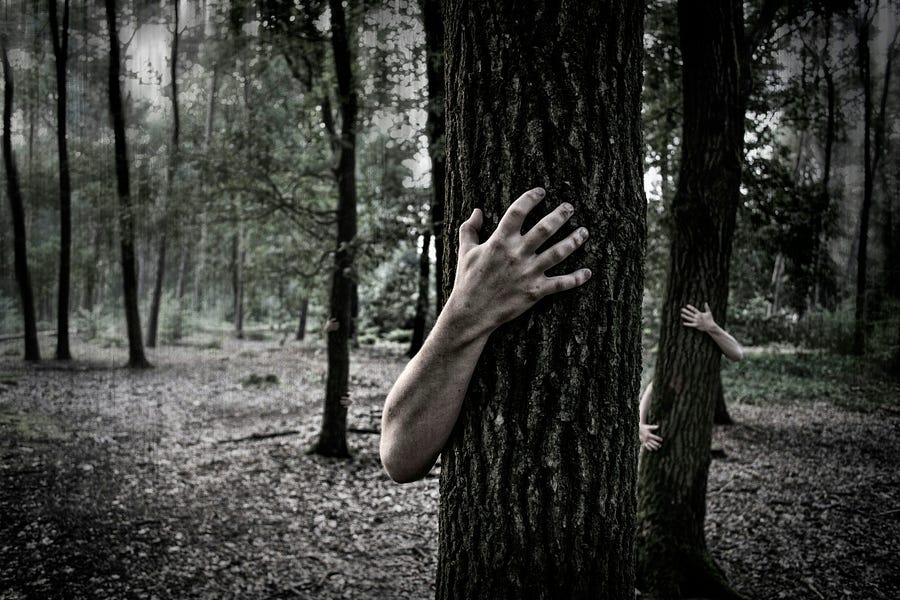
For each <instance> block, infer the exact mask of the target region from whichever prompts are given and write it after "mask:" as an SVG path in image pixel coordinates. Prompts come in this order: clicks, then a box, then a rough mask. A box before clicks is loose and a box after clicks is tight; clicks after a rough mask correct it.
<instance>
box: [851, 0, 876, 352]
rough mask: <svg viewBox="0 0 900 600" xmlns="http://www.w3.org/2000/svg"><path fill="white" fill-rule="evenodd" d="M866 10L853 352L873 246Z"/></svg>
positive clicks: (862, 327)
mask: <svg viewBox="0 0 900 600" xmlns="http://www.w3.org/2000/svg"><path fill="white" fill-rule="evenodd" d="M865 4H866V14H865V16H864V17H863V18H861V19H860V20H859V22H858V23H857V30H856V35H857V52H858V56H857V58H858V60H859V78H860V82H861V83H862V88H863V199H862V206H861V207H860V209H859V245H858V246H857V252H856V309H855V311H854V315H853V353H854V354H857V355H860V356H861V355H863V354H865V353H866V288H867V284H866V268H867V265H868V248H869V214H870V212H871V211H872V189H873V178H874V177H873V176H874V172H873V166H872V163H873V161H872V142H871V135H872V78H871V75H870V73H869V69H870V60H869V33H870V31H869V30H870V27H871V21H870V17H869V14H868V9H869V4H868V2H866V3H865Z"/></svg>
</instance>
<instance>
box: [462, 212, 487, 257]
mask: <svg viewBox="0 0 900 600" xmlns="http://www.w3.org/2000/svg"><path fill="white" fill-rule="evenodd" d="M481 221H482V214H481V209H480V208H476V209H475V210H473V211H472V216H471V217H469V218H468V219H466V220H465V221H464V222H463V224H462V225H460V226H459V258H462V257H463V256H465V255H466V253H467V252H468V251H469V250H471V249H472V248H474V247H475V246H477V245H478V232H479V231H480V230H481Z"/></svg>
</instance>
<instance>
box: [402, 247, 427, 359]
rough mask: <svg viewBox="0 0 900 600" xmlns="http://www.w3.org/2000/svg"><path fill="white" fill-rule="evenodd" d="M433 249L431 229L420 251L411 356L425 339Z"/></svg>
mask: <svg viewBox="0 0 900 600" xmlns="http://www.w3.org/2000/svg"><path fill="white" fill-rule="evenodd" d="M430 249H431V231H425V232H424V233H423V234H422V251H421V252H420V253H419V294H418V296H417V297H416V314H415V316H414V317H413V331H412V340H411V341H410V343H409V350H407V352H406V355H407V356H408V357H410V358H412V357H413V356H415V355H416V353H417V352H418V351H419V349H420V348H421V347H422V343H423V342H424V341H425V319H426V317H427V316H428V287H429V284H430V283H431V281H430V278H429V272H428V271H429V269H428V268H429V266H430V262H431V261H430V259H429V257H428V251H429V250H430Z"/></svg>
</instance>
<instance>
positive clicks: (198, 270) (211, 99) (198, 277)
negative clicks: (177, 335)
mask: <svg viewBox="0 0 900 600" xmlns="http://www.w3.org/2000/svg"><path fill="white" fill-rule="evenodd" d="M218 82H219V64H218V63H213V72H212V77H211V78H210V80H209V92H208V94H207V97H206V125H205V127H204V131H203V156H204V159H208V158H209V145H210V143H211V142H212V131H213V118H214V116H215V108H216V90H217V89H218ZM204 169H206V167H204ZM207 229H208V225H207V217H206V209H202V210H201V211H200V241H199V243H198V246H199V247H198V248H197V262H196V263H195V265H194V303H193V304H194V310H196V311H202V310H203V285H204V280H203V277H204V270H205V268H206V246H207V243H208V242H207Z"/></svg>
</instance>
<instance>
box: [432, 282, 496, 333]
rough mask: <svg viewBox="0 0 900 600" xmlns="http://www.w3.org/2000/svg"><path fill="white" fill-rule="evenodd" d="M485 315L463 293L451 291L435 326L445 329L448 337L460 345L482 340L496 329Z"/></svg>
mask: <svg viewBox="0 0 900 600" xmlns="http://www.w3.org/2000/svg"><path fill="white" fill-rule="evenodd" d="M485 317H486V315H485V314H484V313H483V312H482V311H479V310H477V308H476V307H474V306H473V304H472V303H471V302H468V301H467V300H466V298H465V297H464V295H462V294H459V293H457V292H456V291H451V292H450V295H449V296H448V297H447V302H446V303H444V307H443V308H442V309H441V314H440V316H439V317H438V320H437V323H435V327H439V326H440V327H441V328H442V329H446V331H447V333H448V334H449V337H450V338H451V339H455V340H457V342H458V343H459V344H461V345H467V344H469V343H473V342H479V341H482V342H483V341H486V340H487V338H488V337H489V336H490V335H491V333H493V331H494V329H496V326H495V325H492V324H491V323H490V322H489V320H488V319H486V318H485Z"/></svg>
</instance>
